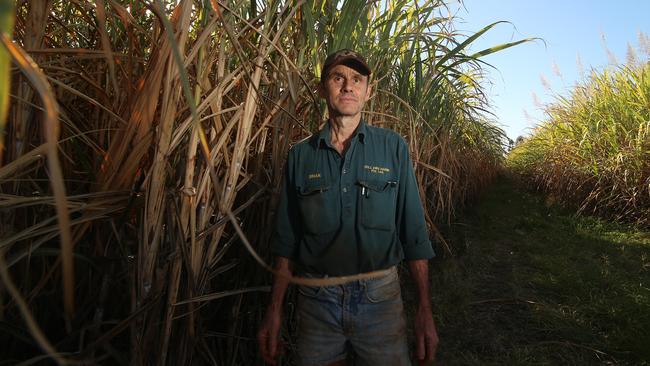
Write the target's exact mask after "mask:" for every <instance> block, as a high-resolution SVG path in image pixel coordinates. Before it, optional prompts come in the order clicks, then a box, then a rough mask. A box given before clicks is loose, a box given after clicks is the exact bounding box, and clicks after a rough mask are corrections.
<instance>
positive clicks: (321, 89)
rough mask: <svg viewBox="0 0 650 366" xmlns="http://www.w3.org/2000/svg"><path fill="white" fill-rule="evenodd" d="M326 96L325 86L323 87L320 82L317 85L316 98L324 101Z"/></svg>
mask: <svg viewBox="0 0 650 366" xmlns="http://www.w3.org/2000/svg"><path fill="white" fill-rule="evenodd" d="M326 95H327V94H326V93H325V85H323V83H322V82H319V83H318V96H319V97H321V98H323V99H325V96H326Z"/></svg>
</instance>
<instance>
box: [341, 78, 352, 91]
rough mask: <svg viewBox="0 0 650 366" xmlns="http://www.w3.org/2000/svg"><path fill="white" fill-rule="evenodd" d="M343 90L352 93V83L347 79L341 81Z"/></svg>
mask: <svg viewBox="0 0 650 366" xmlns="http://www.w3.org/2000/svg"><path fill="white" fill-rule="evenodd" d="M343 90H345V91H352V82H351V81H350V80H349V79H344V80H343Z"/></svg>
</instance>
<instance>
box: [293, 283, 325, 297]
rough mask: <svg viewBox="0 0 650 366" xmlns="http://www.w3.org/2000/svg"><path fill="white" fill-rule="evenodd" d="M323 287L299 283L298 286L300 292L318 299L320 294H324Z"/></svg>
mask: <svg viewBox="0 0 650 366" xmlns="http://www.w3.org/2000/svg"><path fill="white" fill-rule="evenodd" d="M323 291H324V289H323V287H322V286H305V285H299V286H298V293H299V294H301V295H303V296H305V297H308V298H311V299H316V298H318V297H319V296H320V295H322V294H323Z"/></svg>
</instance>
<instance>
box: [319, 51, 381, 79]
mask: <svg viewBox="0 0 650 366" xmlns="http://www.w3.org/2000/svg"><path fill="white" fill-rule="evenodd" d="M336 65H345V66H349V67H351V68H353V69H355V70H357V71H358V72H359V73H361V74H362V75H366V76H368V75H370V74H371V73H372V71H371V70H370V67H369V66H368V63H367V62H366V59H365V58H364V57H363V56H361V55H360V54H359V53H357V52H355V51H352V50H350V49H347V48H344V49H341V50H338V51H336V52H334V53H331V54H330V55H329V56H327V58H326V59H325V63H323V72H322V73H321V77H320V79H321V81H322V80H325V78H326V77H327V74H328V73H329V71H330V69H332V68H333V67H334V66H336Z"/></svg>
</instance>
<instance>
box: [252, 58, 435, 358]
mask: <svg viewBox="0 0 650 366" xmlns="http://www.w3.org/2000/svg"><path fill="white" fill-rule="evenodd" d="M370 74H371V70H370V67H368V64H367V63H366V60H365V59H364V58H363V57H362V56H361V55H359V54H358V53H356V52H354V51H351V50H347V49H344V50H340V51H337V52H335V53H333V54H331V55H329V56H328V57H327V59H326V60H325V63H324V65H323V71H322V75H321V82H320V85H319V95H320V96H321V97H322V98H324V99H325V100H326V102H327V108H328V112H329V120H328V123H327V124H326V125H325V127H324V128H323V129H322V130H321V131H320V132H319V133H318V134H316V135H314V136H312V137H310V138H309V139H307V140H306V141H304V142H301V143H299V144H297V145H296V146H294V147H293V148H292V149H291V150H290V151H289V155H288V157H287V164H286V168H285V177H284V183H283V187H282V191H281V197H280V203H279V205H278V212H277V215H278V217H277V228H276V238H275V241H274V243H273V246H272V251H273V252H274V254H275V255H277V262H276V267H275V268H276V271H277V272H278V274H280V275H276V276H275V279H274V284H273V290H272V292H271V301H270V304H269V306H268V309H267V312H266V315H265V317H264V320H263V322H262V325H261V327H260V329H259V332H258V335H257V336H258V341H259V344H260V350H261V353H262V356H263V358H264V360H265V361H266V362H268V363H270V364H273V365H274V364H276V358H277V356H278V355H279V354H280V352H281V345H280V343H281V342H280V340H279V331H280V327H281V323H282V307H283V301H284V295H285V292H286V289H287V286H288V280H287V278H288V277H289V276H291V275H292V273H294V272H295V273H297V274H299V275H300V276H306V277H317V278H319V277H323V278H325V277H337V276H349V275H357V274H364V273H368V272H372V273H373V275H374V274H377V276H376V277H373V278H371V279H365V280H356V281H352V282H348V283H345V284H344V285H337V286H322V287H309V286H299V288H298V291H299V295H298V296H299V297H298V335H297V343H298V344H297V355H296V356H297V361H298V364H299V365H301V366H325V365H345V362H346V359H350V358H352V359H354V360H355V361H356V362H358V364H362V365H369V366H381V365H387V366H388V365H390V366H398V365H410V364H411V362H410V360H409V355H408V348H407V344H406V325H405V322H404V314H403V307H402V299H401V293H400V285H399V279H398V277H397V271H396V269H395V268H396V267H395V265H396V264H398V263H399V262H400V261H401V260H402V259H405V260H407V261H408V266H409V270H410V272H411V275H412V278H413V280H414V282H415V287H416V289H417V293H418V306H417V311H416V314H415V335H416V352H415V353H416V357H417V359H418V361H419V363H420V364H423V363H430V362H431V361H433V358H434V355H435V350H436V347H437V343H438V336H437V333H436V329H435V325H434V322H433V318H432V310H431V302H430V298H429V280H428V266H427V265H428V261H427V260H428V259H430V258H431V257H433V255H434V253H433V250H432V248H431V243H430V241H429V239H428V234H427V230H426V224H425V221H424V214H423V210H422V204H421V202H420V197H419V193H418V188H417V184H416V180H415V175H414V173H413V167H412V163H411V159H410V158H409V154H408V147H407V145H406V142H405V141H404V139H403V138H402V137H400V136H399V135H397V134H396V133H394V132H392V131H389V130H386V129H381V128H377V127H372V126H369V125H367V124H366V123H365V122H364V121H362V119H361V111H362V109H363V106H364V104H365V102H366V101H367V100H368V98H369V96H370V92H371V86H370V85H369V76H370Z"/></svg>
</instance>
